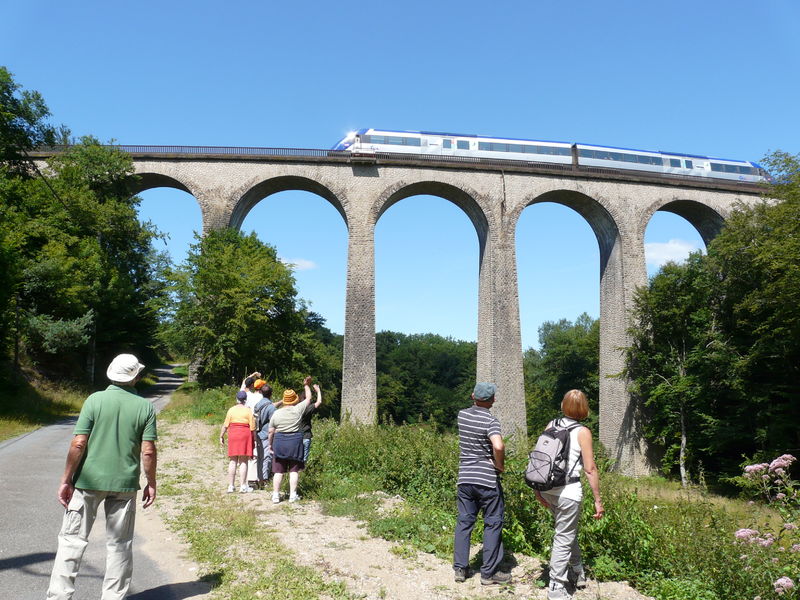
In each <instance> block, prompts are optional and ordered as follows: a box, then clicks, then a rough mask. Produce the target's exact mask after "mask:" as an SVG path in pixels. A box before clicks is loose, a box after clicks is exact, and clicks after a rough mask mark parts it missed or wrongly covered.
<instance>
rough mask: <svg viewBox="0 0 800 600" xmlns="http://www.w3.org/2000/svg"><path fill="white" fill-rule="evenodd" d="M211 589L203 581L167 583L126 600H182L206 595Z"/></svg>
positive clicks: (210, 586)
mask: <svg viewBox="0 0 800 600" xmlns="http://www.w3.org/2000/svg"><path fill="white" fill-rule="evenodd" d="M212 587H213V586H212V585H211V584H209V583H206V582H205V581H184V582H181V583H168V584H165V585H160V586H158V587H155V588H152V589H149V590H145V591H143V592H139V593H137V594H133V595H131V596H128V600H183V599H184V598H192V597H194V596H201V595H203V594H208V593H209V592H210V591H211V589H212Z"/></svg>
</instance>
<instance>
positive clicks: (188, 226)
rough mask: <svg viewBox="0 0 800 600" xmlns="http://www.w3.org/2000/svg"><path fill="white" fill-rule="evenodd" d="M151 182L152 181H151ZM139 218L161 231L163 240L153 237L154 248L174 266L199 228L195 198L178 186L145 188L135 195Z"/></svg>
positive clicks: (183, 257) (198, 231) (183, 254)
mask: <svg viewBox="0 0 800 600" xmlns="http://www.w3.org/2000/svg"><path fill="white" fill-rule="evenodd" d="M151 183H152V181H151ZM136 195H137V196H138V197H139V198H140V199H141V202H140V203H139V206H138V213H139V220H141V221H143V222H145V221H150V222H152V223H153V225H155V226H156V228H157V229H158V230H159V232H161V233H162V234H164V236H165V238H166V239H164V240H154V241H153V247H154V248H155V250H156V251H166V252H167V253H168V254H169V257H170V262H171V263H172V264H174V265H178V264H180V263H182V262H183V261H184V260H185V259H186V256H187V254H188V252H189V247H190V246H191V245H192V244H193V243H194V242H195V235H196V234H199V233H200V232H202V230H203V215H202V212H201V210H200V206H199V205H198V203H197V199H196V198H195V197H194V196H192V195H191V194H190V193H189V192H188V191H186V190H184V189H182V188H181V187H178V186H175V185H170V186H166V187H148V188H146V189H144V190H142V191H140V192H138V193H137V194H136Z"/></svg>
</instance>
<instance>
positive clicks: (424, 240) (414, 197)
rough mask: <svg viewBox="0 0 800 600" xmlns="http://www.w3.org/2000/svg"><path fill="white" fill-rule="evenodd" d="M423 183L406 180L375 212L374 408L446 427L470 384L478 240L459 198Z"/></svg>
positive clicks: (387, 414)
mask: <svg viewBox="0 0 800 600" xmlns="http://www.w3.org/2000/svg"><path fill="white" fill-rule="evenodd" d="M420 189H426V191H431V187H427V188H421V187H419V186H409V187H407V188H404V189H403V190H401V191H398V192H397V193H395V194H393V195H391V196H389V198H388V201H387V202H386V203H385V204H383V205H382V206H381V210H380V211H378V212H377V213H376V214H377V216H378V217H379V219H378V220H377V224H376V227H375V305H376V327H375V328H376V330H377V334H376V359H377V360H376V362H377V399H378V407H377V408H378V415H379V418H382V419H385V418H389V419H391V420H393V421H395V422H402V421H407V422H415V421H417V420H419V419H420V418H421V419H422V420H428V419H431V418H433V419H435V420H436V422H437V423H439V424H440V426H443V427H445V428H451V427H452V426H453V424H454V422H455V415H456V414H457V412H458V410H460V409H461V408H464V407H465V406H466V404H465V403H466V402H468V400H467V399H468V398H469V394H470V393H471V391H472V386H474V383H475V382H474V377H475V372H476V360H477V342H476V339H477V331H478V296H479V255H480V247H481V246H482V244H481V243H480V239H479V236H477V235H476V227H475V223H474V220H473V219H474V218H475V217H474V214H473V216H472V217H470V215H468V214H467V212H466V211H465V210H464V205H465V204H466V202H465V199H464V198H462V199H461V201H460V202H459V203H456V202H454V201H453V200H452V195H451V197H449V198H445V197H442V196H438V195H430V194H418V193H415V191H418V190H420ZM451 191H452V190H451ZM473 203H474V201H473ZM484 222H485V220H484ZM484 236H485V234H484Z"/></svg>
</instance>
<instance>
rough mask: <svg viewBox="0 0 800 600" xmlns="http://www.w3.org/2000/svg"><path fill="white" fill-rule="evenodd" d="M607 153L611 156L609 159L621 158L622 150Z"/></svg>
mask: <svg viewBox="0 0 800 600" xmlns="http://www.w3.org/2000/svg"><path fill="white" fill-rule="evenodd" d="M608 155H609V156H610V157H611V160H623V158H622V152H609V153H608Z"/></svg>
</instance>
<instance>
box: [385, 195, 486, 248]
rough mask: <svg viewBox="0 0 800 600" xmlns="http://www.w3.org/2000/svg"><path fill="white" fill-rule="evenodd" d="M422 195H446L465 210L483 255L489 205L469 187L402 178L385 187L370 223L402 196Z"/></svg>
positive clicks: (401, 198) (440, 196) (444, 196)
mask: <svg viewBox="0 0 800 600" xmlns="http://www.w3.org/2000/svg"><path fill="white" fill-rule="evenodd" d="M421 195H425V196H436V197H438V198H443V199H444V200H448V201H450V202H452V203H453V204H455V205H456V206H457V207H458V208H460V209H461V210H462V211H464V213H465V214H466V215H467V217H468V218H469V220H470V221H471V222H472V225H473V226H474V227H475V231H476V233H477V234H478V241H479V244H480V253H481V257H482V256H483V252H484V249H485V246H486V240H487V238H488V235H489V222H490V218H491V214H490V209H489V208H488V206H487V204H488V203H484V202H481V196H480V195H479V194H478V193H477V192H475V191H474V190H471V189H468V188H462V187H457V186H455V185H453V184H450V183H445V182H441V181H433V180H425V181H415V182H406V181H399V182H397V183H395V184H394V185H392V186H390V187H388V188H386V189H385V190H384V191H383V192H382V193H381V194H380V196H379V197H378V199H377V201H376V202H375V204H374V205H373V206H372V210H371V214H370V223H371V225H372V226H373V227H374V226H375V225H376V224H377V222H378V220H379V219H380V218H381V216H382V215H383V214H384V213H385V212H386V211H387V210H389V208H391V207H392V206H393V205H395V204H397V203H398V202H400V201H401V200H403V199H405V198H410V197H411V196H421Z"/></svg>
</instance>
